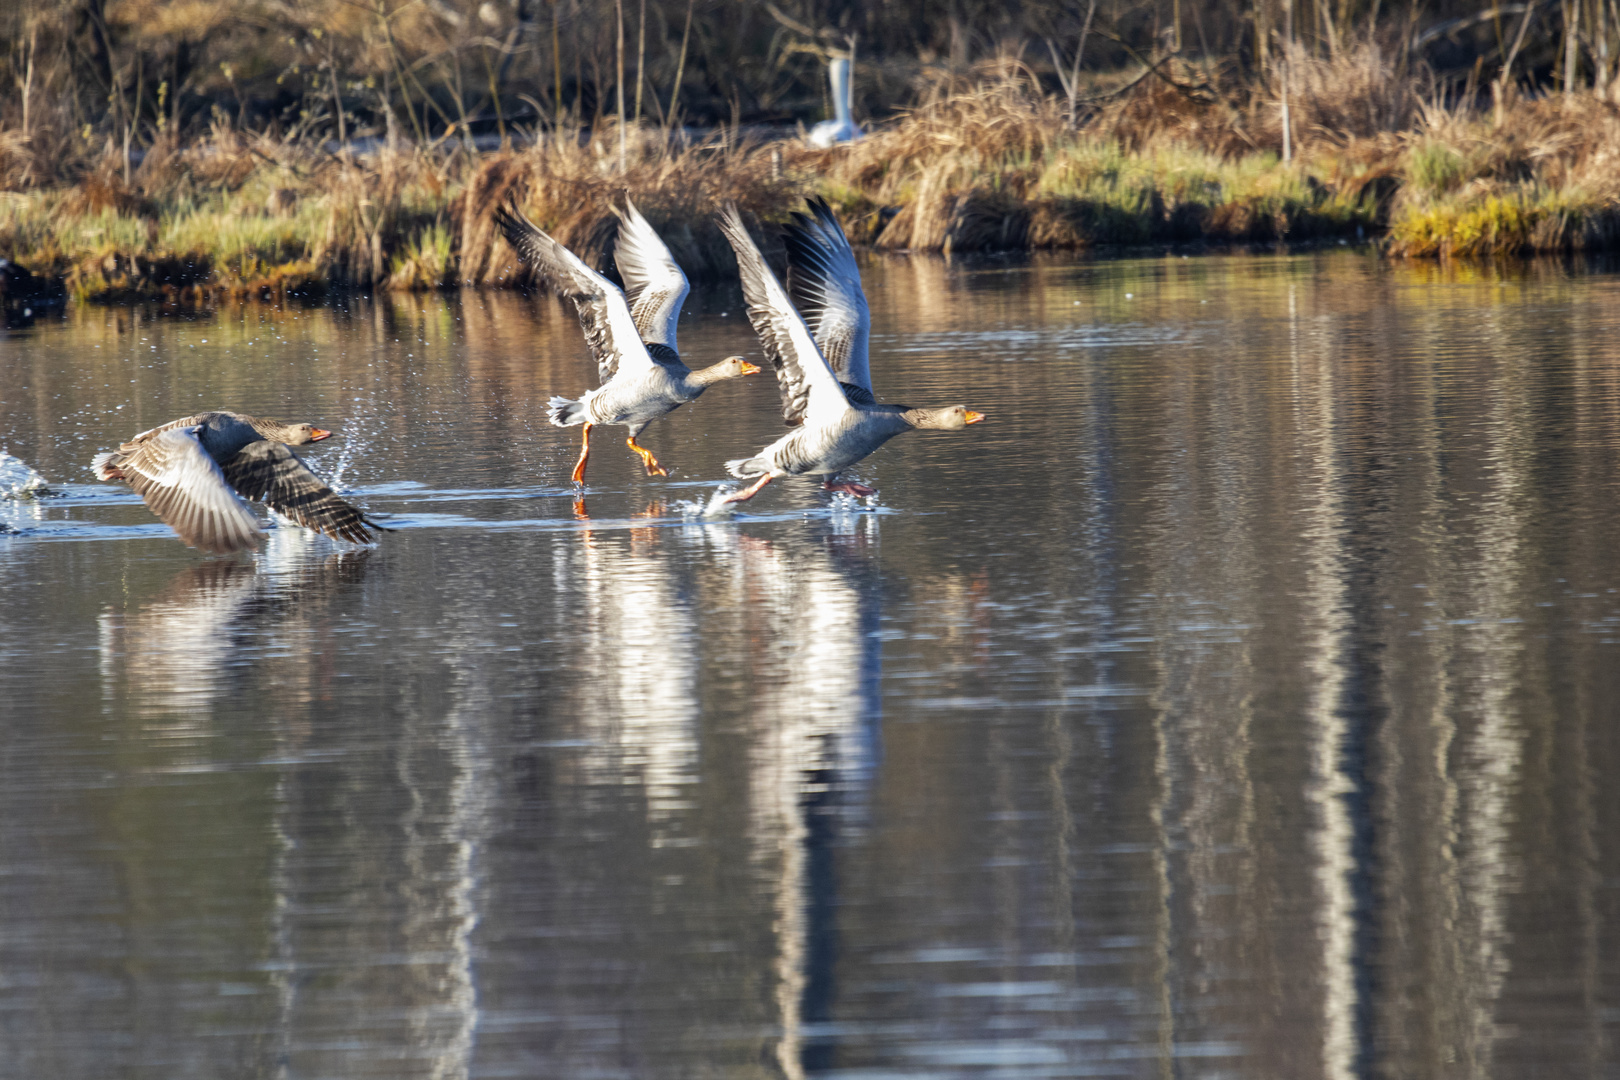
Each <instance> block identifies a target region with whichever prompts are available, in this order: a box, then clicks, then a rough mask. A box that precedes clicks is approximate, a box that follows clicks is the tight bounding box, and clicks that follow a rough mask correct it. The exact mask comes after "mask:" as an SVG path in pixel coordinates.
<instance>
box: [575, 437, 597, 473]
mask: <svg viewBox="0 0 1620 1080" xmlns="http://www.w3.org/2000/svg"><path fill="white" fill-rule="evenodd" d="M594 426H595V425H593V424H586V425H585V440H584V442H582V443H580V445H579V460H578V461H576V462H574V483H576V484H583V483H584V482H585V463H586V462H587V461H589V460H591V428H592V427H594Z"/></svg>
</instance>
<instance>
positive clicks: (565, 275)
mask: <svg viewBox="0 0 1620 1080" xmlns="http://www.w3.org/2000/svg"><path fill="white" fill-rule="evenodd" d="M495 224H496V226H497V227H498V228H499V229H500V230H501V232H502V233H503V234H504V235H505V236H506V242H507V243H509V244H511V245H512V249H513V250H514V251H516V252H517V253H518V258H520V259H522V260H523V261H524V262H525V263H527V264H528V265H529V266H531V267H533V268H534V270H535V272H536V273H537V274H539V275H540V276H541V278H543V279H544V280H545V282H546V284H547V285H549V286H550V287H551V288H552V289H555V290H556V292H557V294H558V295H559V296H565V297H567V298H568V299H570V300H572V301H573V302H574V306H575V307H576V308H578V309H579V323H580V326H582V327H583V328H584V330H585V341H586V344H588V345H589V346H590V350H591V355H592V356H594V357H596V369H597V373H598V374H599V375H600V377H601V381H602V382H604V383H605V382H607V381H608V380H609V379H611V378H613V376H614V375H616V374H617V373H618V372H619V371H620V370H623V369H629V370H651V368H652V365H653V358H652V357H651V356H650V355H649V354H648V352H647V346H645V345H643V344H642V341H641V332H640V331H639V330H637V329H636V322H635V319H634V318H632V317H631V314H630V305H629V303H628V302H627V301H626V300H625V298H624V293H622V292H620V291H619V287H618V286H617V285H615V284H613V282H611V281H609V280H608V279H607V278H605V277H603V276H602V275H601V274H598V273H597V272H596V271H595V270H592V269H591V268H590V267H589V266H586V265H585V262H584V260H582V259H581V258H580V257H579V256H578V255H575V254H574V253H573V252H572V251H569V250H568V249H567V248H565V247H563V246H562V245H561V244H559V243H557V241H555V240H553V239H552V238H551V237H549V236H547V235H546V234H545V233H544V232H542V231H541V229H540V228H539V226H537V225H535V223H534V222H532V221H530V220H529V219H528V218H526V217H524V216H523V213H522V211H520V210H519V209H518V208H517V207H516V206H515V205H513V204H511V203H508V204H507V205H506V206H504V207H502V208H501V209H499V210H497V211H496V212H495Z"/></svg>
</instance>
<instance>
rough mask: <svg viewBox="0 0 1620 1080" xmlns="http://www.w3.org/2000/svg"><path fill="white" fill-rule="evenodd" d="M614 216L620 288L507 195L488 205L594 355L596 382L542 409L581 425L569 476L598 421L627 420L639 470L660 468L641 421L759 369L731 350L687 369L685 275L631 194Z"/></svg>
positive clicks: (581, 477)
mask: <svg viewBox="0 0 1620 1080" xmlns="http://www.w3.org/2000/svg"><path fill="white" fill-rule="evenodd" d="M614 213H616V214H618V216H619V236H618V242H617V244H616V245H615V247H614V261H615V262H616V263H617V265H618V267H619V275H620V277H622V278H623V279H624V286H625V287H624V290H623V291H621V290H620V289H619V287H618V286H616V285H614V284H613V283H612V282H611V281H609V280H608V279H607V278H605V277H603V276H602V275H601V274H598V273H597V272H596V271H595V270H592V269H591V268H590V267H589V266H586V265H585V263H584V261H583V260H582V259H580V258H579V256H577V255H575V254H574V253H573V252H572V251H569V250H568V249H567V248H566V247H564V246H563V245H562V244H559V243H558V242H557V241H556V240H554V239H552V238H551V237H550V236H547V235H546V234H545V232H543V231H542V230H541V229H540V228H539V227H538V226H536V225H535V224H534V222H532V221H530V220H529V219H528V218H526V217H524V216H523V213H522V211H520V210H518V208H517V206H516V204H515V203H508V204H507V205H506V206H504V207H502V208H501V209H500V210H499V211H497V212H496V215H495V223H496V224H497V225H498V226H499V227H500V229H501V232H502V233H504V234H505V236H506V240H507V243H509V244H511V245H512V248H513V250H515V251H516V252H517V253H518V257H519V258H520V259H522V260H523V261H524V263H526V264H527V265H528V266H530V267H532V268H533V269H534V271H535V272H536V273H537V274H539V275H540V277H541V278H542V279H543V280H544V281H545V282H546V284H547V285H549V286H550V287H551V288H552V289H554V290H555V291H556V292H557V293H558V294H559V295H560V296H564V297H567V298H568V299H570V300H572V301H574V305H575V306H576V307H577V308H578V309H579V321H580V325H581V326H582V327H583V328H584V330H585V340H586V343H587V344H588V345H589V347H590V350H591V353H592V355H593V356H595V358H596V365H597V374H598V377H599V381H600V385H599V386H597V388H596V389H595V390H590V391H587V392H586V393H585V394H583V395H581V396H580V397H578V398H565V397H553V398H552V399H551V400H550V402H549V403H548V405H549V409H548V411H547V416H548V418H549V419H550V420H551V422H552V423H553V424H556V425H557V426H558V427H572V426H575V425H578V424H583V425H584V426H585V431H584V437H583V439H582V440H581V444H580V450H579V461H578V462H576V463H575V465H574V472H573V481H574V483H576V484H583V483H584V482H585V465H586V463H587V462H588V461H589V460H590V456H591V429H592V428H593V427H595V426H596V425H598V424H613V425H622V426H623V427H626V428H628V429H629V435H628V436H627V437H626V439H625V440H624V441H625V445H626V446H628V447H629V448H630V449H631V450H634V451H635V452H636V454H638V455H639V456H640V457H641V461H642V464H643V465H645V466H646V468H647V475H648V476H668V475H669V472H668V470H666V469H665V468H664V467H663V466H662V465H660V464H659V463H658V459H657V458H656V457H654V456H653V453H652V451H651V450H648V449H647V448H646V447H644V446H642V445H641V444H640V443H638V442H636V437H637V436H638V435H640V434H641V433H642V432H643V431H645V430H646V428H647V425H648V424H650V423H652V422H653V421H654V420H657V419H658V418H659V417H660V416H664V415H667V414H668V413H671V412H673V411H675V410H676V409H677V408H679V407H680V406H682V405H684V404H685V403H687V402H688V401H695V400H696V399H697V398H698V397H699V396H700V395H701V394H702V393H703V391H704V390H706V389H708V388H709V387H710V386H712V385H713V384H715V383H717V382H721V381H724V380H726V379H735V378H738V377H739V376H743V375H752V374H754V373H756V372H758V371H759V370H760V369H759V368H758V367H757V366H755V365H754V364H750V363H748V362H747V361H746V360H744V359H743V358H742V357H740V356H730V357H727V358H726V359H724V360H722V361H721V362H720V363H718V364H715V365H713V366H712V367H706V368H703V369H702V370H700V371H693V370H691V369H690V368H688V367H687V366H686V365H685V364H684V363H682V361H681V357H680V353H679V352H678V351H677V350H676V347H675V329H676V323H677V321H678V320H679V318H680V314H681V304H682V303H683V302H684V301H685V300H686V294H687V292H688V291H689V290H690V286H689V285H688V284H687V281H686V275H685V274H684V273H682V271H681V268H680V267H679V266H678V265H676V263H675V259H674V258H673V257H672V256H671V255H670V253H669V248H668V247H666V246H665V245H664V242H663V241H662V240H661V239H659V237H658V234H657V233H656V232H654V231H653V227H652V226H651V225H649V224H648V223H647V219H646V218H644V217H642V216H641V212H640V211H638V210H637V209H636V207H635V204H634V203H631V202H630V201H629V200H626V201H625V208H624V210H622V211H620V210H618V209H617V208H615V210H614Z"/></svg>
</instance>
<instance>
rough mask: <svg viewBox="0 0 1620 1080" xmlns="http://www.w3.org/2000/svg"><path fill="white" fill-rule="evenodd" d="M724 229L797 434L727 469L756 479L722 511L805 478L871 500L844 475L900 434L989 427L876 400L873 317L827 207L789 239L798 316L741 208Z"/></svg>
mask: <svg viewBox="0 0 1620 1080" xmlns="http://www.w3.org/2000/svg"><path fill="white" fill-rule="evenodd" d="M720 229H721V231H722V232H724V233H725V235H726V239H727V240H729V241H730V242H731V247H732V250H733V251H735V252H736V253H737V267H738V270H739V271H740V272H741V274H742V286H743V298H744V299H745V300H746V301H747V303H748V318H749V320H750V321H751V322H752V323H753V326H754V332H755V333H757V334H758V335H759V339H760V342H761V343H762V344H763V345H764V347H765V355H766V356H768V357H770V360H771V365H772V366H773V367H774V368H775V369H776V379H777V383H778V385H779V386H780V389H781V391H782V418H783V419H784V420H785V421H786V422H787V423H788V424H789V425H790V426H792V427H793V429H794V430H792V431H791V432H789V433H788V434H786V435H784V436H782V437H781V438H780V439H778V440H776V441H775V442H773V443H772V444H771V445H769V446H767V447H765V449H763V450H761V451H760V452H759V453H758V454H756V455H754V456H753V457H750V458H737V459H735V460H732V461H728V462H726V469H727V470H728V471H729V472H730V473H731V475H733V476H736V477H741V478H746V477H753V476H757V477H759V479H758V480H757V481H756V482H755V483H754V484H752V485H751V486H749V487H748V488H746V489H744V490H742V491H739V492H736V493H735V494H733V495H731V496H729V497H727V498H726V499H725V500H723V501H724V502H746V501H747V500H749V499H752V498H753V497H754V496H755V495H756V494H757V493H758V492H759V490H760V489H761V488H763V487H764V486H765V485H766V484H768V483H770V482H771V480H772V479H774V478H775V477H778V476H798V475H802V474H805V473H809V474H812V475H823V476H825V477H826V480H825V481H824V485H823V486H825V487H826V489H827V490H829V491H843V492H847V493H849V494H851V495H856V496H867V495H872V494H875V492H874V491H873V490H872V489H871V488H869V487H867V486H866V485H864V484H857V483H853V482H850V481H838V479H837V476H838V473H839V471H840V470H843V469H847V468H848V467H849V466H851V465H853V464H855V463H856V462H857V461H860V460H861V459H862V458H864V457H866V456H867V455H868V454H870V453H872V452H873V451H874V450H876V449H878V447H880V446H882V445H883V444H884V443H886V442H888V441H889V440H890V439H892V438H894V437H895V436H896V435H899V434H901V433H902V432H906V431H913V430H918V429H935V430H945V431H951V430H957V429H960V428H964V427H967V426H968V425H969V424H976V423H978V422H979V421H981V420H983V419H984V414H983V413H979V412H974V411H973V410H972V409H969V408H967V407H966V406H964V405H952V406H948V407H946V408H940V409H915V408H910V407H907V406H904V405H885V404H883V403H881V402H879V401H878V400H877V398H876V397H875V396H874V395H873V393H872V375H871V368H870V364H869V363H868V358H867V341H868V338H869V337H870V335H871V324H872V316H871V313H870V312H869V311H868V310H867V306H866V293H865V292H864V291H863V290H862V289H861V275H860V270H859V268H858V267H857V266H856V265H855V252H854V251H853V250H852V249H851V248H850V246H849V238H848V237H846V236H845V235H844V230H843V228H842V227H841V226H840V225H839V224H838V219H837V218H836V217H835V216H833V212H832V209H831V208H830V207H829V206H828V205H827V204H826V202H824V201H822V200H820V199H817V200H814V201H812V202H811V203H810V213H809V214H798V215H795V218H794V221H793V223H792V224H791V225H789V226H788V229H787V231H786V234H785V235H784V238H783V239H784V240H785V242H786V245H787V251H788V267H789V272H790V278H791V280H792V282H793V285H794V291H795V293H796V294H797V295H798V298H799V307H798V308H795V307H794V305H793V303H792V301H790V300H789V298H788V294H787V292H786V291H784V290H783V288H782V284H781V282H779V281H778V280H777V278H776V275H775V274H774V273H772V272H771V269H770V267H769V266H767V265H766V264H765V259H764V257H763V256H762V255H760V253H759V248H758V247H757V246H756V245H755V243H754V240H753V237H751V236H749V234H748V230H747V229H746V228H745V227H744V226H743V222H742V217H741V216H740V215H739V214H738V213H737V208H736V207H735V206H729V207H727V208H726V210H725V212H724V213H723V214H722V215H721V217H720ZM801 310H802V311H803V314H802V315H801V314H800V312H801Z"/></svg>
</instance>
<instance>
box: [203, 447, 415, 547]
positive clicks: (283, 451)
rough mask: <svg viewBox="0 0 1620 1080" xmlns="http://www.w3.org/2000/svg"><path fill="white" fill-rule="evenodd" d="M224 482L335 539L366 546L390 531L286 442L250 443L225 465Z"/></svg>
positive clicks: (305, 526)
mask: <svg viewBox="0 0 1620 1080" xmlns="http://www.w3.org/2000/svg"><path fill="white" fill-rule="evenodd" d="M224 477H225V480H226V481H227V482H228V483H229V484H230V485H231V486H232V487H233V488H235V489H236V490H237V492H238V493H240V494H241V495H242V496H243V497H244V498H248V499H252V500H253V501H255V502H262V503H264V504H265V505H266V506H268V507H270V509H272V510H274V511H275V512H276V513H278V514H281V515H282V516H284V517H288V518H291V519H292V520H293V521H296V522H297V523H298V524H300V525H302V526H303V527H304V528H306V529H314V530H316V531H317V532H323V533H325V534H326V535H327V536H330V537H332V538H333V539H335V540H347V541H349V542H350V543H352V544H365V543H369V542H371V540H372V539H373V535H372V531H373V530H376V531H377V532H383V531H386V530H384V529H383V528H382V526H380V525H378V524H377V523H376V522H374V521H372V520H371V519H370V518H368V517H366V516H365V514H363V513H361V512H360V511H359V510H358V509H357V508H355V507H354V506H353V505H351V504H349V503H347V502H345V501H344V500H343V499H341V498H339V497H338V495H337V493H336V492H334V491H333V490H332V489H331V488H330V487H328V486H327V485H326V482H325V481H324V480H322V479H321V478H320V477H318V476H316V475H315V474H314V473H313V472H310V470H309V466H307V465H305V464H304V463H303V462H302V461H300V460H299V458H298V455H297V454H295V453H293V452H292V450H291V449H289V448H288V447H287V446H286V445H285V444H283V443H278V442H271V441H269V440H267V439H261V440H260V441H258V442H253V443H249V444H248V445H247V446H245V447H243V448H242V450H241V451H240V452H238V453H237V455H236V456H235V457H233V458H231V459H230V460H229V461H227V462H226V463H225V467H224Z"/></svg>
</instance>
